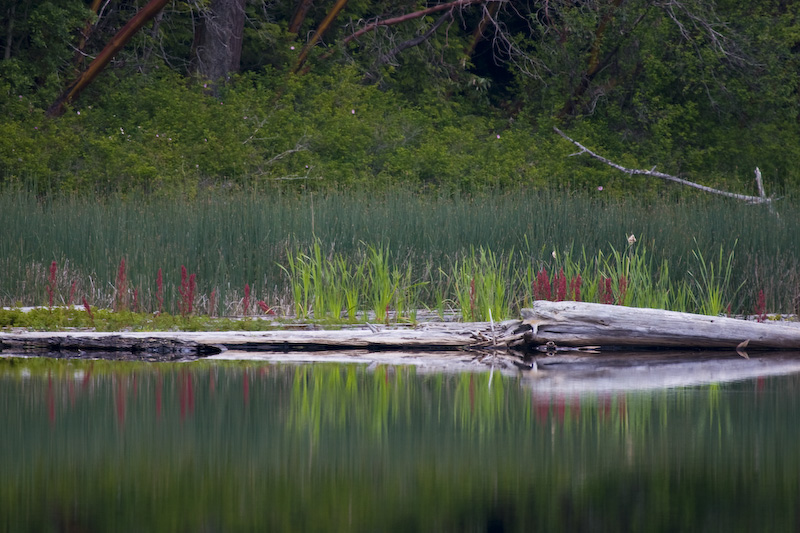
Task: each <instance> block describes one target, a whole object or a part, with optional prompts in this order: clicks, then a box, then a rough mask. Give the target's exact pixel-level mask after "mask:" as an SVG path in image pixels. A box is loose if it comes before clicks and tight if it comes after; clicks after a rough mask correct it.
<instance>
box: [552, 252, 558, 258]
mask: <svg viewBox="0 0 800 533" xmlns="http://www.w3.org/2000/svg"><path fill="white" fill-rule="evenodd" d="M553 259H558V257H557V255H556V251H555V250H553Z"/></svg>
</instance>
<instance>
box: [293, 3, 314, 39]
mask: <svg viewBox="0 0 800 533" xmlns="http://www.w3.org/2000/svg"><path fill="white" fill-rule="evenodd" d="M313 4H314V0H300V3H298V4H297V9H296V10H295V12H294V15H293V16H292V21H291V22H290V23H289V33H297V32H299V31H300V27H301V26H302V25H303V21H304V20H305V19H306V14H307V13H308V10H309V9H311V6H312V5H313Z"/></svg>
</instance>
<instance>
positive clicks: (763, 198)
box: [553, 127, 775, 204]
mask: <svg viewBox="0 0 800 533" xmlns="http://www.w3.org/2000/svg"><path fill="white" fill-rule="evenodd" d="M553 130H554V131H555V132H556V133H558V134H559V135H561V136H562V137H563V138H565V139H566V140H568V141H569V142H571V143H572V144H574V145H575V146H577V147H578V148H580V149H581V151H580V152H577V153H575V154H572V155H581V154H589V155H590V156H591V157H593V158H595V159H597V160H598V161H601V162H603V163H605V164H606V165H608V166H610V167H613V168H616V169H617V170H619V171H620V172H624V173H626V174H629V175H631V176H634V175H637V174H638V175H642V176H653V177H655V178H661V179H664V180H667V181H673V182H675V183H680V184H681V185H686V186H687V187H693V188H695V189H699V190H701V191H703V192H707V193H711V194H718V195H720V196H726V197H728V198H734V199H736V200H742V201H744V202H748V203H751V204H771V203H772V201H773V200H775V198H773V197H772V196H769V197H768V196H767V195H766V194H765V193H764V186H763V184H762V183H761V171H759V170H758V169H756V182H757V184H758V188H759V191H758V193H759V196H749V195H746V194H738V193H733V192H728V191H721V190H719V189H714V188H712V187H707V186H705V185H700V184H699V183H695V182H693V181H689V180H685V179H682V178H679V177H677V176H673V175H671V174H664V173H663V172H656V170H655V168H656V167H653V168H651V169H650V170H641V169H635V168H627V167H623V166H622V165H619V164H617V163H614V162H613V161H611V160H610V159H606V158H605V157H603V156H601V155H599V154H596V153H595V152H593V151H591V150H589V149H588V148H586V147H585V146H584V145H582V144H581V143H579V142H578V141H576V140H574V139H572V138H570V137H569V136H567V134H566V133H564V132H563V131H561V130H560V129H558V128H556V127H554V128H553Z"/></svg>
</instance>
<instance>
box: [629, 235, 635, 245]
mask: <svg viewBox="0 0 800 533" xmlns="http://www.w3.org/2000/svg"><path fill="white" fill-rule="evenodd" d="M635 242H636V236H634V234H633V233H631V234H630V236H628V244H629V245H631V246H633V243H635Z"/></svg>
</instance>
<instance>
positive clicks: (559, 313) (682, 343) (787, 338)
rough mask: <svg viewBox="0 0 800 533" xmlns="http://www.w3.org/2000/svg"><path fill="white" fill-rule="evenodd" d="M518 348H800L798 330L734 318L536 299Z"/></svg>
mask: <svg viewBox="0 0 800 533" xmlns="http://www.w3.org/2000/svg"><path fill="white" fill-rule="evenodd" d="M522 318H523V322H522V323H523V324H524V325H526V326H530V328H531V330H530V331H529V332H528V333H527V334H526V336H525V338H524V339H523V340H522V341H518V344H520V345H522V346H523V347H524V346H528V347H530V346H537V345H543V344H547V343H548V342H550V343H554V344H555V345H556V346H588V345H597V346H620V347H641V348H664V347H669V348H728V349H736V347H737V346H740V345H741V344H742V343H744V342H747V345H746V346H747V349H748V350H752V349H784V350H785V349H795V350H797V349H800V328H796V327H791V326H785V325H780V324H767V323H758V322H750V321H745V320H738V319H734V318H726V317H718V316H706V315H696V314H692V313H678V312H675V311H664V310H661V309H645V308H636V307H623V306H617V305H604V304H595V303H586V302H549V301H536V302H534V304H533V308H531V309H523V310H522Z"/></svg>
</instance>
